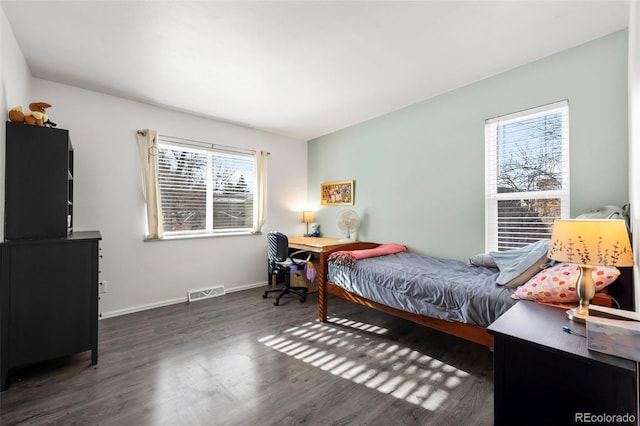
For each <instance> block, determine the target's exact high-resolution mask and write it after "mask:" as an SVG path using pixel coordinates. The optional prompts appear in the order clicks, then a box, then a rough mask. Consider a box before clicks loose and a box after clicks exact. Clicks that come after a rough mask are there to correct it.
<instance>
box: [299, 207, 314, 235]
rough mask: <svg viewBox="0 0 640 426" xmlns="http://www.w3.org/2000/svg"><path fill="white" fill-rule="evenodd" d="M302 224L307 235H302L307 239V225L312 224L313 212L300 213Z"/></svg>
mask: <svg viewBox="0 0 640 426" xmlns="http://www.w3.org/2000/svg"><path fill="white" fill-rule="evenodd" d="M302 222H303V223H306V224H307V233H306V234H304V236H305V237H308V236H309V235H310V234H309V223H310V222H313V212H310V211H304V212H302Z"/></svg>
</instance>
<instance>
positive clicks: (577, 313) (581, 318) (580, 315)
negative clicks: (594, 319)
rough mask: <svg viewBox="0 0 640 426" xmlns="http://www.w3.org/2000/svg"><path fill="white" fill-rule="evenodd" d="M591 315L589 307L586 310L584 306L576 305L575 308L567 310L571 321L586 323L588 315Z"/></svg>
mask: <svg viewBox="0 0 640 426" xmlns="http://www.w3.org/2000/svg"><path fill="white" fill-rule="evenodd" d="M588 316H589V308H588V307H587V309H586V312H585V310H584V309H583V308H582V306H576V307H575V308H573V309H569V310H568V311H567V318H569V319H570V320H571V321H575V322H581V323H585V322H587V317H588Z"/></svg>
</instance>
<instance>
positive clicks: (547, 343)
mask: <svg viewBox="0 0 640 426" xmlns="http://www.w3.org/2000/svg"><path fill="white" fill-rule="evenodd" d="M563 327H570V329H571V330H572V331H573V332H574V333H575V334H568V333H566V332H564V331H563ZM487 331H488V332H489V333H490V334H493V336H494V357H493V360H494V373H493V374H494V419H495V425H496V426H500V425H514V424H517V425H541V424H553V425H572V424H580V423H591V424H593V423H595V424H603V423H607V424H629V425H633V424H637V421H638V363H636V362H633V361H630V360H626V359H623V358H618V357H614V356H610V355H606V354H602V353H598V352H593V351H589V350H588V349H587V345H586V339H585V338H584V337H582V336H580V335H585V334H586V331H585V325H584V324H578V323H575V322H572V321H569V320H568V319H567V316H566V314H565V310H564V309H559V308H556V307H552V306H548V305H542V304H539V303H534V302H529V301H519V302H518V303H517V304H516V305H515V306H514V307H512V308H511V309H509V310H508V311H507V312H506V313H505V314H503V315H502V316H501V317H500V318H498V319H497V320H496V321H495V322H494V323H493V324H491V325H490V326H489V327H488V329H487ZM625 414H626V415H627V417H626V419H627V422H626V423H625V422H624V421H621V422H616V421H615V420H619V419H622V418H617V417H616V418H612V417H609V418H607V417H597V416H618V415H620V416H624V415H625ZM587 417H588V418H589V419H590V421H586V419H587ZM594 420H595V422H594ZM598 420H603V421H598ZM607 420H613V421H607ZM628 420H631V422H629V421H628Z"/></svg>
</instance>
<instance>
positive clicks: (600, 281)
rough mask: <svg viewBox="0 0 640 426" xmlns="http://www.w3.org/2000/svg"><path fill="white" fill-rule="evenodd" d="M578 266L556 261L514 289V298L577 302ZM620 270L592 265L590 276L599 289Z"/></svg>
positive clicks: (615, 276)
mask: <svg viewBox="0 0 640 426" xmlns="http://www.w3.org/2000/svg"><path fill="white" fill-rule="evenodd" d="M579 274H580V266H579V265H577V264H575V263H558V264H556V265H554V266H552V267H551V268H547V269H544V270H542V271H541V272H539V273H538V274H536V275H535V276H534V277H533V278H531V279H530V280H529V281H527V282H526V283H525V284H524V285H521V286H520V287H518V288H517V289H516V292H515V293H513V294H512V295H511V297H512V298H514V299H524V300H535V301H537V302H567V303H569V302H577V301H578V300H580V298H579V297H578V294H577V293H576V281H577V280H578V275H579ZM619 275H620V271H619V270H618V268H616V267H614V266H594V267H593V269H592V270H591V276H592V277H593V281H594V282H595V284H596V291H600V290H602V289H603V288H605V287H606V286H608V285H609V284H611V283H612V282H614V281H615V280H616V278H618V276H619Z"/></svg>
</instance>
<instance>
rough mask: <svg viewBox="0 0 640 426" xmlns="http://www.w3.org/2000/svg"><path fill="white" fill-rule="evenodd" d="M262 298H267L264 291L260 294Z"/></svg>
mask: <svg viewBox="0 0 640 426" xmlns="http://www.w3.org/2000/svg"><path fill="white" fill-rule="evenodd" d="M262 298H263V299H266V298H267V292H266V291H265V292H264V293H262Z"/></svg>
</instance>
